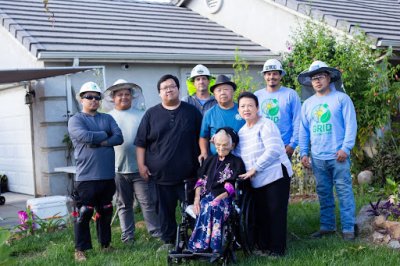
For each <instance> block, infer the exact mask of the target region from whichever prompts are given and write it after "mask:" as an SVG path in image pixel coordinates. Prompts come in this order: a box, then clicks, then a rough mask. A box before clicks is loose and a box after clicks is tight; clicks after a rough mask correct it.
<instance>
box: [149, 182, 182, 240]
mask: <svg viewBox="0 0 400 266" xmlns="http://www.w3.org/2000/svg"><path fill="white" fill-rule="evenodd" d="M156 188H157V201H158V216H159V218H160V222H161V234H162V236H161V239H162V240H163V241H164V242H165V243H168V244H172V243H175V238H176V227H177V223H176V218H175V211H176V206H177V204H178V200H179V201H180V202H183V201H184V200H185V189H184V185H183V184H179V185H159V184H157V185H156Z"/></svg>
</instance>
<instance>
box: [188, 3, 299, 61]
mask: <svg viewBox="0 0 400 266" xmlns="http://www.w3.org/2000/svg"><path fill="white" fill-rule="evenodd" d="M221 1H222V0H221ZM206 2H207V1H206V0H191V1H188V3H187V4H185V5H186V6H187V7H188V8H190V9H192V10H193V11H195V12H198V13H200V14H201V15H202V16H205V17H207V18H209V19H211V20H212V21H215V22H217V23H218V24H220V25H222V26H224V27H227V28H228V29H230V30H232V31H234V32H236V33H238V34H240V35H242V36H244V37H246V38H249V39H250V40H252V41H253V42H255V43H258V44H260V45H262V46H264V47H268V48H269V49H271V51H272V52H274V53H281V52H285V51H287V42H288V41H289V40H290V36H289V35H290V34H291V32H292V30H295V29H296V28H293V26H295V27H296V26H297V25H299V23H302V21H304V19H303V16H301V17H298V15H299V16H300V14H299V13H297V12H295V11H293V10H291V9H289V8H286V7H284V6H278V5H277V4H276V3H274V2H273V1H269V0H225V1H223V4H222V6H221V8H220V10H219V11H218V12H216V13H214V14H212V13H211V12H210V10H209V9H208V7H207V4H206Z"/></svg>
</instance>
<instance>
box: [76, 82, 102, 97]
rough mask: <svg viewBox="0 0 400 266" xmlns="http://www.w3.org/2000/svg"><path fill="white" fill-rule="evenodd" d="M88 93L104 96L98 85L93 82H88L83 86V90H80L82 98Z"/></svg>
mask: <svg viewBox="0 0 400 266" xmlns="http://www.w3.org/2000/svg"><path fill="white" fill-rule="evenodd" d="M88 91H93V92H97V93H99V94H100V95H102V91H101V89H100V87H99V85H97V84H96V83H94V82H93V81H89V82H86V83H84V84H83V85H82V87H81V89H80V90H79V96H81V95H82V94H83V93H85V92H88Z"/></svg>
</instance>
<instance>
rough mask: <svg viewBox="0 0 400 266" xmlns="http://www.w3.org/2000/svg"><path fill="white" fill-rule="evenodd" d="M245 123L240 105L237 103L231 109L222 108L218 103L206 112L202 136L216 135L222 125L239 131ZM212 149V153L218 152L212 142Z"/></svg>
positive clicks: (202, 125)
mask: <svg viewBox="0 0 400 266" xmlns="http://www.w3.org/2000/svg"><path fill="white" fill-rule="evenodd" d="M244 124H245V121H244V120H243V119H242V118H241V117H240V115H239V112H238V105H237V104H236V103H235V104H234V106H233V107H232V108H230V109H222V108H221V107H220V106H219V105H218V104H217V105H215V106H213V107H212V108H211V109H210V110H208V111H207V112H206V113H205V114H204V117H203V121H202V123H201V131H200V137H202V138H206V139H210V138H211V137H212V136H214V134H215V132H216V131H217V129H219V128H221V127H231V128H233V129H234V130H235V131H236V133H237V132H239V129H241V128H242V126H243V125H244ZM210 151H211V153H212V154H216V153H217V151H216V150H215V146H214V144H212V143H210Z"/></svg>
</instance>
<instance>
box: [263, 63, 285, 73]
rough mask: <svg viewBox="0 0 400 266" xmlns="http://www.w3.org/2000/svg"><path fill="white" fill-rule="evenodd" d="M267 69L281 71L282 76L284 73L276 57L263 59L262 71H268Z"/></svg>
mask: <svg viewBox="0 0 400 266" xmlns="http://www.w3.org/2000/svg"><path fill="white" fill-rule="evenodd" d="M269 71H279V72H281V76H282V77H283V76H284V75H286V72H285V70H283V68H282V64H281V62H279V61H278V60H276V59H268V60H267V61H265V63H264V66H263V70H262V73H265V72H269Z"/></svg>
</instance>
